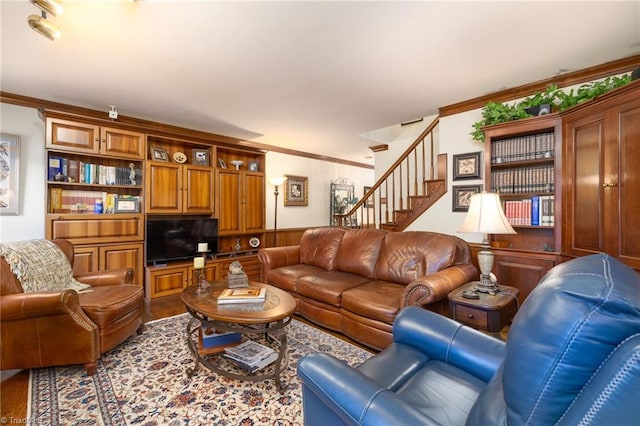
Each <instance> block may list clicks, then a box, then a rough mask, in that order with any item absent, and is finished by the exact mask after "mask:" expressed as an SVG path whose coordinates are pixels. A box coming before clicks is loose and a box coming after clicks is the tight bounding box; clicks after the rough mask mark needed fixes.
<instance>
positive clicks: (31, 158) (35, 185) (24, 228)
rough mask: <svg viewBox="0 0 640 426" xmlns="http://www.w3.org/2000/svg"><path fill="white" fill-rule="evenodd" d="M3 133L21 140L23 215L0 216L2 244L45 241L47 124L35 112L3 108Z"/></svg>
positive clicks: (0, 106) (0, 112)
mask: <svg viewBox="0 0 640 426" xmlns="http://www.w3.org/2000/svg"><path fill="white" fill-rule="evenodd" d="M0 131H2V133H8V134H11V135H17V136H19V137H20V176H19V181H18V183H19V186H20V188H19V213H18V215H17V216H0V242H9V241H18V240H27V239H33V238H44V210H45V207H44V205H45V204H44V202H45V197H44V190H45V185H44V182H45V173H44V172H45V158H44V123H43V121H42V120H41V119H40V118H39V117H38V113H37V111H36V110H35V109H33V108H25V107H19V106H15V105H9V104H0Z"/></svg>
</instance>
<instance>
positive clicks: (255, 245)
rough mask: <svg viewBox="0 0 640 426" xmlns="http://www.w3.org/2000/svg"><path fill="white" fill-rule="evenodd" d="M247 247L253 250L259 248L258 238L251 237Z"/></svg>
mask: <svg viewBox="0 0 640 426" xmlns="http://www.w3.org/2000/svg"><path fill="white" fill-rule="evenodd" d="M249 245H250V246H251V247H253V248H258V247H260V238H258V237H253V238H251V239H250V240H249Z"/></svg>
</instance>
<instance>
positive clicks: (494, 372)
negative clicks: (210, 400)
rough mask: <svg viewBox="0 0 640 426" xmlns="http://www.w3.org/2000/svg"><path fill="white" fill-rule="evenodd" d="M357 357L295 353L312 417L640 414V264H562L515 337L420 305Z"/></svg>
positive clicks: (386, 421) (421, 421)
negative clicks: (386, 339)
mask: <svg viewBox="0 0 640 426" xmlns="http://www.w3.org/2000/svg"><path fill="white" fill-rule="evenodd" d="M393 340H394V342H393V343H392V344H391V345H390V346H388V347H387V348H386V349H385V350H383V351H382V352H380V353H379V354H377V355H375V356H373V357H372V358H370V359H369V360H367V361H366V362H365V363H363V364H362V365H360V366H358V367H357V368H352V367H350V366H349V365H348V364H346V363H345V362H343V361H340V360H337V359H335V358H334V357H332V356H330V355H328V354H324V353H317V354H312V355H308V356H306V357H304V358H303V359H301V360H300V361H299V363H298V375H299V377H300V379H301V381H302V383H303V404H304V422H305V425H307V426H312V425H343V424H346V425H355V424H362V425H394V426H395V425H469V426H471V425H473V426H487V425H535V426H540V425H615V426H622V425H632V424H633V425H639V424H640V275H638V273H636V272H635V271H634V270H633V269H631V268H629V267H628V266H626V265H624V264H623V263H621V262H620V261H618V260H616V259H614V258H612V257H610V256H607V255H591V256H586V257H582V258H578V259H574V260H571V261H569V262H566V263H563V264H560V265H558V266H556V267H555V268H553V269H552V270H551V271H549V272H548V273H547V275H546V276H545V277H544V278H543V279H542V280H541V282H540V283H539V284H538V286H537V287H536V288H535V290H534V291H533V292H532V293H531V294H530V295H529V297H528V298H527V300H526V302H525V303H524V304H523V306H522V307H521V308H520V310H519V311H518V313H517V314H516V317H515V318H514V320H513V323H512V326H511V328H510V331H509V336H508V339H507V342H506V343H504V342H502V341H500V340H498V339H495V338H493V337H491V336H489V335H486V334H483V333H481V332H478V331H476V330H473V329H471V328H469V327H466V326H463V325H461V324H459V323H457V322H455V321H453V320H451V319H449V318H446V317H443V316H440V315H438V314H434V313H432V312H430V311H426V310H423V309H420V308H418V307H407V308H405V309H403V310H402V311H401V313H400V314H399V315H398V317H397V318H396V321H395V323H394V326H393Z"/></svg>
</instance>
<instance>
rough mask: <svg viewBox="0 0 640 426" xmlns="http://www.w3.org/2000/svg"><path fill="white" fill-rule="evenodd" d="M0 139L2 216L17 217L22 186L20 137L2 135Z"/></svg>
mask: <svg viewBox="0 0 640 426" xmlns="http://www.w3.org/2000/svg"><path fill="white" fill-rule="evenodd" d="M0 137H1V139H0V215H17V214H18V210H19V203H18V201H19V197H18V196H19V194H20V186H19V183H18V177H19V175H20V170H19V166H20V137H19V136H15V135H8V134H6V133H2V134H1V136H0Z"/></svg>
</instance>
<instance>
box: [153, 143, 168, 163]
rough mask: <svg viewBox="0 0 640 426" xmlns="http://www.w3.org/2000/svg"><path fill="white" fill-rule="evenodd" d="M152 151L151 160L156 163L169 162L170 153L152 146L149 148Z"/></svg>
mask: <svg viewBox="0 0 640 426" xmlns="http://www.w3.org/2000/svg"><path fill="white" fill-rule="evenodd" d="M149 149H150V150H151V159H152V160H155V161H169V153H167V150H166V149H164V148H158V147H155V146H152V147H151V148H149Z"/></svg>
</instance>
